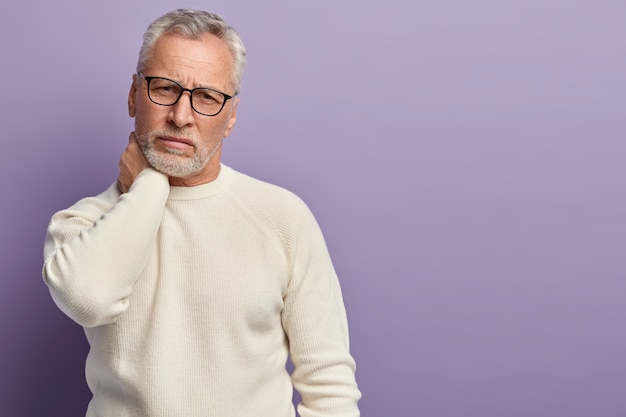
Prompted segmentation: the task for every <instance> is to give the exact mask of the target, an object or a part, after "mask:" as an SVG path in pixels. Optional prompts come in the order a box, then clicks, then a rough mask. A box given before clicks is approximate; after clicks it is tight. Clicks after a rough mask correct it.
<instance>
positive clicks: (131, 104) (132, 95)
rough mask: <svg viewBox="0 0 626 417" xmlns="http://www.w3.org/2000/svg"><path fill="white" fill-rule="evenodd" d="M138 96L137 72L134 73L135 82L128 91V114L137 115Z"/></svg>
mask: <svg viewBox="0 0 626 417" xmlns="http://www.w3.org/2000/svg"><path fill="white" fill-rule="evenodd" d="M136 97H137V74H134V75H133V83H132V84H131V85H130V91H129V92H128V115H129V116H130V117H135V99H136Z"/></svg>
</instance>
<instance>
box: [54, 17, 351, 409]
mask: <svg viewBox="0 0 626 417" xmlns="http://www.w3.org/2000/svg"><path fill="white" fill-rule="evenodd" d="M245 55H246V51H245V48H244V45H243V43H242V42H241V40H240V38H239V36H238V34H237V33H236V32H235V31H234V29H232V28H231V27H228V26H226V24H225V23H224V22H223V20H222V19H221V18H220V17H219V16H216V15H214V14H210V13H206V12H200V11H192V10H177V11H174V12H171V13H168V14H166V15H165V16H163V17H161V18H159V19H157V20H156V21H155V22H154V23H153V24H152V25H151V26H150V27H149V28H148V30H147V32H146V34H145V35H144V43H143V46H142V48H141V52H140V56H139V62H138V65H137V74H135V75H134V76H133V82H132V85H131V87H130V92H129V95H128V111H129V114H130V116H131V117H134V118H135V131H134V133H132V134H131V135H130V140H129V144H128V147H127V148H126V150H125V151H124V152H123V154H122V156H121V160H120V164H119V168H120V174H119V178H118V180H117V183H116V184H114V185H112V186H111V187H110V188H109V189H108V190H106V191H105V192H103V193H102V194H100V195H98V196H96V197H91V198H85V199H83V200H81V201H79V202H78V203H76V204H75V205H74V206H72V207H70V208H69V209H67V210H63V211H60V212H58V213H56V214H55V215H54V216H53V217H52V220H51V222H50V225H49V228H48V233H47V236H46V242H45V263H44V268H43V277H44V280H45V282H46V284H47V285H48V286H49V288H50V291H51V294H52V297H53V299H54V300H55V302H56V303H57V305H58V306H59V308H60V309H61V310H62V311H64V312H65V313H66V314H67V315H68V316H69V317H71V318H72V319H73V320H75V321H76V322H77V323H79V324H81V325H82V326H84V327H85V333H86V336H87V339H88V341H89V344H90V347H91V349H90V352H89V355H88V357H87V363H86V376H87V382H88V384H89V388H90V389H91V391H92V393H93V398H92V400H91V402H90V403H89V407H88V410H87V416H89V417H96V416H97V417H113V416H115V417H121V416H133V417H137V416H168V417H171V416H184V417H192V416H202V417H210V416H214V417H288V416H290V417H292V416H294V415H295V410H294V408H293V405H292V403H291V399H292V395H293V388H294V387H295V389H296V390H297V391H299V393H300V395H301V397H302V402H301V403H300V404H299V405H298V412H299V414H300V415H301V416H302V417H313V416H315V417H318V416H333V417H343V416H345V417H348V416H350V417H353V416H358V415H359V411H358V408H357V401H358V399H359V397H360V393H359V390H358V388H357V386H356V383H355V379H354V368H355V366H354V361H353V359H352V357H351V356H350V354H349V350H348V331H347V322H346V316H345V309H344V306H343V301H342V297H341V291H340V287H339V284H338V281H337V277H336V275H335V272H334V270H333V267H332V263H331V261H330V258H329V255H328V253H327V249H326V246H325V243H324V240H323V237H322V234H321V232H320V230H319V228H318V226H317V224H316V222H315V220H314V218H313V216H312V215H311V213H310V211H309V210H308V208H307V207H306V206H305V205H304V203H303V202H302V201H301V200H300V199H298V198H297V197H296V196H294V195H293V194H291V193H290V192H288V191H286V190H284V189H282V188H279V187H277V186H274V185H270V184H266V183H264V182H261V181H259V180H256V179H252V178H250V177H248V176H246V175H244V174H241V173H239V172H237V171H235V170H233V169H232V168H230V167H227V166H225V165H223V164H221V162H220V155H221V151H222V140H223V138H225V137H227V136H228V135H229V134H230V132H231V130H232V129H233V126H234V125H235V121H236V116H237V103H238V101H239V99H238V98H237V93H238V91H239V85H240V82H241V76H242V71H243V66H244V63H245ZM288 356H290V358H291V361H292V362H293V364H294V372H293V374H292V375H291V376H290V375H289V374H288V372H287V370H286V368H285V364H286V361H287V358H288Z"/></svg>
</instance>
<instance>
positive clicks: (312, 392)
mask: <svg viewBox="0 0 626 417" xmlns="http://www.w3.org/2000/svg"><path fill="white" fill-rule="evenodd" d="M307 214H308V217H309V218H308V219H307V222H306V224H305V225H304V226H303V227H302V228H301V230H300V232H299V234H298V237H297V239H296V249H295V252H294V268H293V273H292V278H291V281H290V283H289V289H288V293H287V296H286V297H285V309H284V313H283V326H284V327H285V330H286V332H287V335H288V337H289V345H290V355H291V360H292V362H293V364H294V372H293V375H292V380H293V383H294V387H295V388H296V389H297V390H298V392H299V393H300V395H301V397H302V403H301V404H299V405H298V412H299V414H300V415H301V416H302V417H313V416H315V417H318V416H328V417H330V416H332V417H358V416H359V415H360V414H359V409H358V406H357V402H358V400H359V399H360V397H361V393H360V392H359V390H358V388H357V384H356V381H355V375H354V373H355V363H354V360H353V358H352V356H351V355H350V352H349V338H348V323H347V318H346V311H345V307H344V304H343V299H342V295H341V289H340V287H339V281H338V279H337V276H336V274H335V271H334V268H333V266H332V262H331V259H330V256H329V254H328V251H327V249H326V244H325V242H324V238H323V236H322V233H321V231H320V230H319V227H318V225H317V223H316V222H315V220H314V219H313V216H312V215H311V214H310V212H307Z"/></svg>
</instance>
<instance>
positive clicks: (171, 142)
mask: <svg viewBox="0 0 626 417" xmlns="http://www.w3.org/2000/svg"><path fill="white" fill-rule="evenodd" d="M159 139H160V140H161V141H162V142H163V144H164V145H165V146H167V147H170V148H176V149H187V148H190V147H193V146H194V144H193V141H191V140H189V139H186V138H179V137H175V136H161V137H159Z"/></svg>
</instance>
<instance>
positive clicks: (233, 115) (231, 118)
mask: <svg viewBox="0 0 626 417" xmlns="http://www.w3.org/2000/svg"><path fill="white" fill-rule="evenodd" d="M238 104H239V97H235V98H233V105H232V107H231V108H230V114H229V115H228V122H226V129H224V137H225V138H227V137H228V135H230V132H231V131H232V130H233V127H235V123H236V122H237V105H238Z"/></svg>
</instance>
